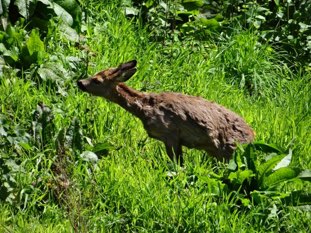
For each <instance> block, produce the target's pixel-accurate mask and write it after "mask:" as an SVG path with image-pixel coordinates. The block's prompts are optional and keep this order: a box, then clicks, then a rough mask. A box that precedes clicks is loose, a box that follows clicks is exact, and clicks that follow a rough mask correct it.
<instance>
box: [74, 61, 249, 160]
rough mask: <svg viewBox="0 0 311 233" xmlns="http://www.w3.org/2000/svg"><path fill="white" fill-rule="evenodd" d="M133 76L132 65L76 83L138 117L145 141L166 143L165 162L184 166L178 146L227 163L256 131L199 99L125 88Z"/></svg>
mask: <svg viewBox="0 0 311 233" xmlns="http://www.w3.org/2000/svg"><path fill="white" fill-rule="evenodd" d="M135 72H136V61H130V62H127V63H124V64H121V65H120V66H119V67H117V68H109V69H107V70H104V71H101V72H99V73H97V74H96V75H95V76H93V77H91V78H88V79H83V80H79V81H78V86H79V88H80V89H81V90H83V91H86V92H88V93H90V94H93V95H96V96H101V97H103V98H105V99H108V100H110V101H112V102H114V103H117V104H119V105H120V106H121V107H123V108H124V109H125V110H127V111H129V112H130V113H132V114H133V115H135V116H136V117H138V118H139V119H140V120H141V121H142V123H143V125H144V128H145V130H146V131H147V133H148V135H149V136H150V137H152V138H155V139H158V140H160V141H162V142H164V144H165V147H166V151H167V154H168V156H169V157H170V158H171V159H172V160H175V159H176V160H177V161H178V162H179V163H180V164H182V163H183V158H182V146H186V147H188V148H196V149H201V150H205V151H207V152H208V154H209V155H211V156H214V157H216V158H218V159H220V160H222V159H225V160H229V159H230V157H231V155H232V154H233V152H234V150H235V149H236V146H237V143H240V144H243V143H250V142H252V141H253V140H254V131H253V130H252V129H251V128H250V127H249V126H248V125H247V124H246V123H245V121H244V120H243V118H241V117H240V116H239V115H237V114H236V113H234V112H232V111H230V110H228V109H226V108H225V107H223V106H221V105H218V104H216V103H213V102H209V101H207V100H205V99H203V98H201V97H195V96H189V95H184V94H180V93H170V92H164V93H159V94H155V93H142V92H139V91H137V90H134V89H132V88H130V87H128V86H126V85H125V84H124V83H123V82H125V81H126V80H128V79H129V78H130V77H131V76H132V75H133V74H134V73H135Z"/></svg>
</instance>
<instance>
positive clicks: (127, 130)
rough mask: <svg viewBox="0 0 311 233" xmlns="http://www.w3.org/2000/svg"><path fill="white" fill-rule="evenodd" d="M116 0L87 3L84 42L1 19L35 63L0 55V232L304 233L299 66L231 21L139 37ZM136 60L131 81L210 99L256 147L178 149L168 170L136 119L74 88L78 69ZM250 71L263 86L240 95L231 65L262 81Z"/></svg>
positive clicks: (305, 116)
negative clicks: (223, 158) (246, 128)
mask: <svg viewBox="0 0 311 233" xmlns="http://www.w3.org/2000/svg"><path fill="white" fill-rule="evenodd" d="M123 2H124V1H123V0H117V1H93V0H90V1H84V2H83V4H84V6H86V7H87V14H88V17H87V20H86V21H84V22H83V25H82V26H83V30H84V33H85V39H84V41H82V42H81V44H75V43H72V41H70V40H69V39H68V38H67V37H66V36H64V35H63V33H61V32H60V29H59V27H58V26H59V22H58V21H57V20H56V21H54V20H51V21H50V22H49V26H48V31H47V33H46V35H43V34H41V33H40V31H39V32H38V30H36V29H31V30H29V31H26V30H25V29H27V30H28V28H27V27H25V26H24V24H23V23H22V22H21V21H19V23H18V24H17V25H14V26H12V25H11V27H12V28H13V29H14V30H15V34H14V37H15V38H19V37H18V36H17V35H21V36H20V38H22V39H17V40H18V43H16V42H12V41H11V40H9V37H6V39H8V41H7V40H6V39H3V40H1V43H2V44H3V45H4V47H5V50H9V51H11V50H14V49H13V48H14V47H17V48H18V49H17V51H18V53H17V54H18V56H19V57H21V56H22V55H21V51H22V49H21V48H23V47H25V48H26V49H27V50H26V51H27V53H29V56H30V53H32V55H33V56H34V58H35V59H36V63H33V64H32V65H30V66H29V67H23V64H21V65H19V64H18V62H15V63H13V65H12V66H9V65H7V64H5V62H4V60H3V59H2V62H1V65H3V69H2V71H3V72H2V73H1V79H0V93H1V95H0V119H1V120H0V189H1V190H0V191H1V196H0V212H1V215H0V232H25V231H28V232H72V231H74V232H129V231H133V232H160V231H161V232H163V231H164V232H284V231H285V232H310V218H311V212H310V204H308V203H310V196H309V193H310V192H311V185H310V182H309V181H310V172H309V170H310V167H311V160H310V156H309V153H310V145H311V137H310V130H311V125H310V124H311V122H310V120H309V119H310V117H309V116H310V101H311V96H310V94H309V93H311V92H310V91H311V89H310V88H311V86H310V74H308V73H304V72H301V73H298V74H297V73H293V72H292V70H291V69H289V68H287V67H286V66H284V65H283V64H284V62H285V61H284V56H277V52H276V50H275V49H274V48H273V47H270V46H268V45H267V44H266V43H264V42H262V41H261V40H260V37H258V34H256V30H255V31H252V30H247V31H245V30H241V28H240V27H238V26H237V25H235V26H236V27H234V28H232V31H231V34H226V33H227V32H226V33H225V31H222V33H219V34H218V33H217V31H215V34H216V35H218V36H217V37H214V40H204V41H203V40H202V41H199V42H198V40H197V39H194V38H192V37H190V36H189V37H188V38H186V39H183V40H180V38H181V36H182V35H181V34H179V33H178V37H176V38H177V39H176V40H173V41H172V40H171V39H170V40H171V41H169V42H170V43H167V42H168V41H165V45H164V46H163V44H162V43H154V42H150V37H149V36H150V32H148V31H147V30H145V28H143V27H142V25H140V24H139V22H136V21H129V20H128V18H127V17H126V16H125V15H124V12H123V9H122V8H121V5H122V3H123ZM127 2H129V1H127ZM204 3H205V2H204ZM170 4H171V3H170ZM228 7H229V6H228ZM222 23H225V19H224V20H223V21H222ZM181 27H182V26H181ZM213 33H214V32H213ZM167 34H168V33H167ZM12 35H13V34H12ZM38 35H40V36H39V37H38ZM14 37H13V38H14ZM29 38H31V40H30V42H28V40H29ZM38 38H40V41H41V42H40V41H39V40H38ZM35 41H36V43H38V45H39V46H38V48H36V47H35V46H34V47H32V42H35ZM161 41H162V40H161ZM42 43H43V45H44V46H43V47H42ZM82 43H83V44H82ZM82 45H83V46H82ZM86 45H88V48H87V46H86ZM1 46H2V45H1ZM27 46H28V47H27ZM2 48H3V46H2ZM86 48H87V49H86ZM3 51H4V50H3ZM40 52H41V53H42V54H40ZM2 55H3V54H2ZM41 55H42V57H41ZM134 58H135V59H137V60H138V61H139V62H138V71H137V74H136V75H135V77H133V79H131V80H129V81H128V83H127V84H128V85H129V86H131V87H133V88H135V89H138V90H144V91H146V92H163V91H176V92H182V93H185V94H190V95H195V96H202V97H204V98H206V99H209V100H210V101H215V102H217V103H220V104H222V105H224V106H226V107H227V108H229V109H232V110H233V111H235V112H237V113H238V114H240V115H241V116H243V117H244V118H245V120H246V121H247V122H248V123H249V124H250V125H251V126H252V127H253V128H254V130H255V131H256V140H257V143H255V144H254V145H249V146H247V147H242V148H240V149H239V150H238V151H237V153H236V155H235V158H234V159H233V160H232V161H231V163H229V165H228V164H226V163H223V162H219V161H218V162H216V161H214V160H213V159H211V158H210V157H209V156H208V155H207V154H205V153H204V152H202V151H197V150H194V149H189V150H188V149H186V148H184V152H185V153H184V156H185V166H184V167H182V168H181V167H178V166H176V164H174V163H172V162H171V161H170V160H169V159H168V157H167V155H166V153H165V148H164V147H163V145H162V144H161V143H159V142H158V141H155V140H152V139H150V138H149V137H148V135H147V134H146V133H145V130H144V128H143V126H142V124H141V123H140V122H139V121H138V120H137V119H136V118H134V117H132V116H130V115H129V114H128V113H126V112H125V111H123V109H121V108H120V107H118V106H116V105H114V104H113V103H109V102H106V101H103V100H102V99H100V98H94V97H90V96H88V95H86V94H85V93H83V92H81V91H79V90H78V88H77V86H76V79H78V77H79V76H80V75H81V74H83V75H86V74H88V73H90V74H91V73H92V74H94V73H96V72H98V71H100V70H102V69H103V68H105V67H110V66H115V65H117V64H119V63H120V62H122V61H127V60H130V59H134ZM41 59H42V60H41ZM42 67H43V68H45V69H44V71H42V70H41V68H42ZM47 67H51V68H50V69H47ZM57 69H60V70H61V71H62V72H58V71H57ZM40 70H41V71H40ZM56 71H57V72H56ZM253 72H256V74H257V76H256V77H257V78H259V79H262V80H263V81H264V82H265V85H262V86H260V85H258V86H260V88H259V89H250V90H251V93H252V96H250V95H247V94H245V91H244V90H243V89H241V88H240V87H239V85H244V87H243V88H248V86H247V85H246V82H245V83H243V82H241V80H242V79H241V77H242V74H244V77H247V79H248V80H249V82H250V83H251V84H252V83H256V82H258V83H260V82H259V81H258V80H259V79H256V80H252V78H253V75H252V73H253ZM278 76H279V77H281V78H280V79H277V82H275V80H276V79H275V78H276V77H278ZM272 78H273V81H271V80H270V79H272ZM53 80H57V81H53ZM270 81H271V82H270ZM232 84H233V85H232ZM254 86H255V85H254ZM241 87H242V86H241ZM247 90H248V89H247ZM256 93H257V94H256ZM263 96H264V97H265V98H262V97H263ZM258 141H263V142H265V143H258ZM273 144H276V145H277V146H272V145H273ZM278 148H285V149H284V150H280V149H278ZM290 149H291V150H290ZM281 165H282V166H283V167H282V166H281ZM289 223H290V224H289Z"/></svg>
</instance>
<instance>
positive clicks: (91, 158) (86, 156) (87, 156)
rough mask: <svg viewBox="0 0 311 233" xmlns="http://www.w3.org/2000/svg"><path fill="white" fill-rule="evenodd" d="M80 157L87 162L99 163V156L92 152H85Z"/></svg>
mask: <svg viewBox="0 0 311 233" xmlns="http://www.w3.org/2000/svg"><path fill="white" fill-rule="evenodd" d="M80 157H81V158H82V159H83V160H84V161H87V162H92V163H96V162H97V161H98V157H97V155H96V154H95V153H94V152H92V151H84V152H82V154H80Z"/></svg>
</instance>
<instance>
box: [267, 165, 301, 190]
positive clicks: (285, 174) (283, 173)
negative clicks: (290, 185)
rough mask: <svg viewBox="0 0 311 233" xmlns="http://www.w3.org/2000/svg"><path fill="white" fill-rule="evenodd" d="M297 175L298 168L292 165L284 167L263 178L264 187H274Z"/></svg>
mask: <svg viewBox="0 0 311 233" xmlns="http://www.w3.org/2000/svg"><path fill="white" fill-rule="evenodd" d="M297 175H298V172H297V170H295V169H293V168H290V167H282V168H280V169H278V170H276V171H275V172H273V173H272V174H271V175H269V176H268V177H265V178H264V179H263V181H262V188H264V189H272V188H274V187H275V186H276V185H278V184H280V183H282V182H285V181H289V180H291V179H293V178H296V177H297Z"/></svg>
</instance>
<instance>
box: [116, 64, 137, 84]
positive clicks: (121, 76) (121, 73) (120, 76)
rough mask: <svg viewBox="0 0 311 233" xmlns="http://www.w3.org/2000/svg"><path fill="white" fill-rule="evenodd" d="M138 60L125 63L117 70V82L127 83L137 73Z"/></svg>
mask: <svg viewBox="0 0 311 233" xmlns="http://www.w3.org/2000/svg"><path fill="white" fill-rule="evenodd" d="M136 64H137V61H136V60H132V61H129V62H126V63H123V64H121V65H119V67H118V68H117V71H116V72H115V74H116V77H115V78H116V80H117V81H119V82H125V81H127V80H129V79H130V77H132V76H133V75H134V74H135V73H136V70H137V69H136Z"/></svg>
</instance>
